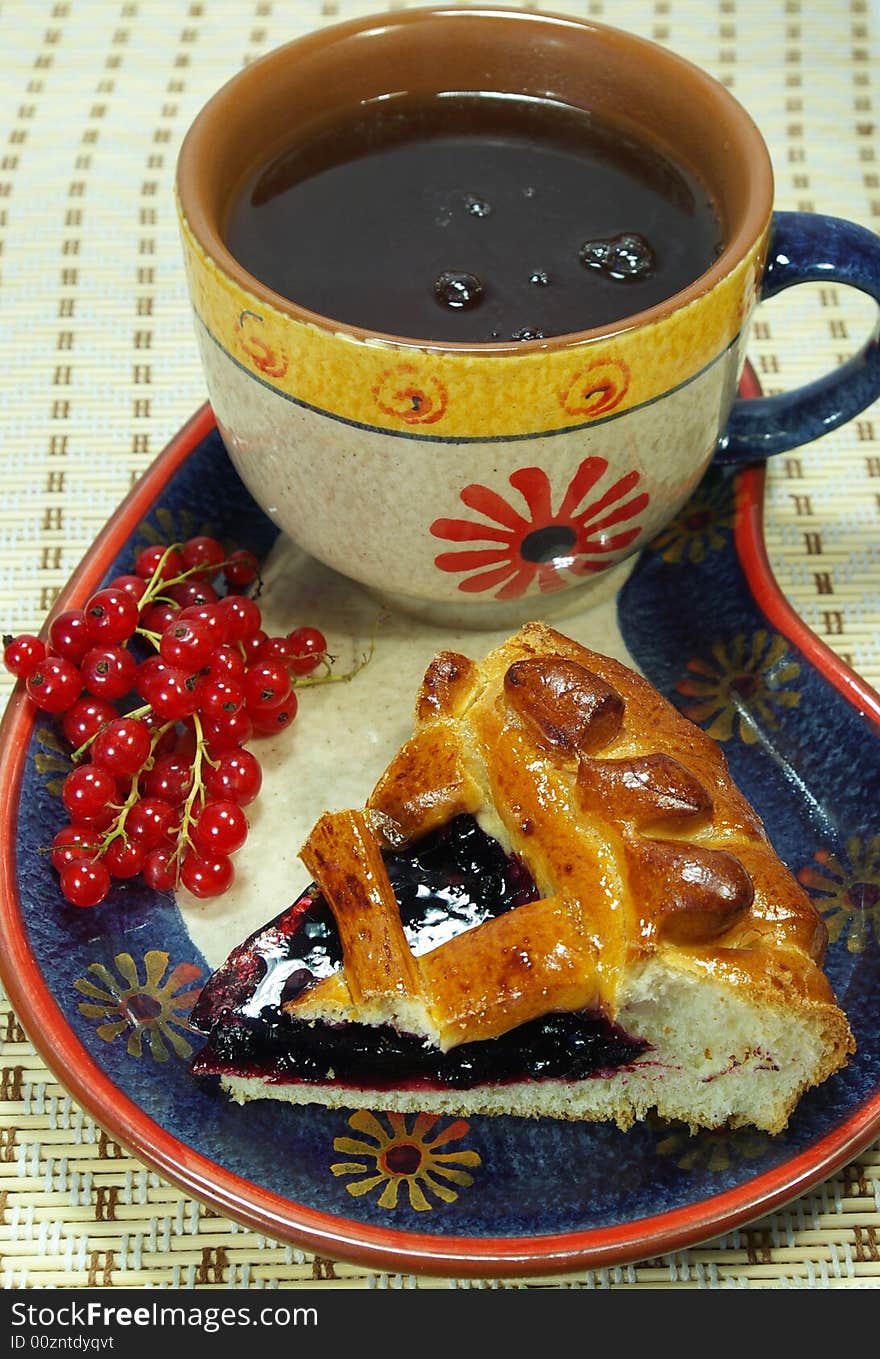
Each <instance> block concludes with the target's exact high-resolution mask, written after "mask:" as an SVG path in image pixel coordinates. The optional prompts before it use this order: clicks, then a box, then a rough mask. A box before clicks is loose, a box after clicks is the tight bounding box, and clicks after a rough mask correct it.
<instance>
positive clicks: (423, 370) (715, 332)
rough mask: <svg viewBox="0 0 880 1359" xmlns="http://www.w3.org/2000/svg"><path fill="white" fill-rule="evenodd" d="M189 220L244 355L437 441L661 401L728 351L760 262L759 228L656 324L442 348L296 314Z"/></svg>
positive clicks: (207, 285) (197, 258)
mask: <svg viewBox="0 0 880 1359" xmlns="http://www.w3.org/2000/svg"><path fill="white" fill-rule="evenodd" d="M180 222H181V231H182V236H183V246H184V259H185V265H186V271H187V275H188V279H189V287H190V296H191V299H192V303H193V307H194V309H195V312H196V314H197V316H198V318H199V320H200V321H201V323H202V324H203V325H204V327H205V328H206V330H207V331H208V333H209V335H210V336H211V337H212V339H213V340H214V341H215V343H216V344H218V345H219V346H220V347H221V348H222V349H223V350H225V351H226V353H227V354H228V355H229V356H230V357H231V358H232V359H233V360H234V361H235V362H236V363H238V364H239V365H240V366H241V367H242V368H244V369H245V370H247V371H249V372H252V373H253V375H254V377H255V378H257V379H258V380H259V381H260V382H262V383H264V384H266V385H267V386H269V387H272V388H274V390H275V391H277V392H279V393H281V394H282V395H283V396H285V397H288V398H289V399H291V400H293V401H296V402H299V403H301V404H303V405H305V406H308V407H310V408H312V409H315V410H319V411H323V412H325V413H326V414H328V415H331V416H334V417H335V418H337V419H340V420H347V421H350V422H352V423H354V424H357V425H361V426H367V427H369V428H374V429H381V430H392V431H396V432H397V433H399V434H408V435H410V436H414V437H419V436H420V437H423V438H433V439H468V438H471V439H491V438H515V437H517V436H523V435H540V434H544V433H547V434H549V433H552V432H553V431H555V430H560V429H572V428H576V427H578V426H581V425H589V424H591V423H593V422H596V421H599V420H604V419H608V418H610V417H612V416H617V415H620V414H622V413H623V412H624V411H627V410H632V409H633V408H635V407H637V406H643V405H645V404H647V403H648V402H651V401H655V400H656V399H657V398H658V397H660V396H663V395H664V394H665V393H667V392H669V391H672V390H674V389H675V388H676V387H680V386H681V385H683V384H684V383H686V382H687V381H689V379H691V378H692V377H694V376H695V375H696V374H697V373H699V372H702V370H703V369H705V368H706V367H708V366H709V365H710V364H711V363H712V362H714V360H715V359H717V358H718V357H719V356H720V355H721V354H723V353H724V352H725V350H726V349H727V348H728V347H729V345H730V344H731V342H732V341H733V340H734V339H735V338H736V336H737V335H738V334H739V332H740V330H741V329H742V327H743V324H744V322H745V321H746V320H747V319H748V316H749V314H750V312H751V310H752V307H753V305H754V302H755V300H756V297H757V291H758V286H759V282H760V277H761V271H762V267H763V251H764V239H763V238H762V239H761V240H759V241H758V242H757V243H756V244H755V246H754V247H753V248H752V249H751V250H750V252H749V253H748V254H747V255H746V256H745V258H744V259H743V260H741V261H740V263H739V264H738V265H737V266H736V268H735V269H733V271H732V272H731V273H729V274H728V275H727V276H726V278H724V279H722V280H721V282H720V283H718V284H717V285H716V286H715V287H714V288H713V289H712V290H711V291H710V292H708V293H705V294H704V295H703V296H702V297H698V298H697V299H696V300H695V301H693V302H691V303H689V304H688V305H687V306H685V307H680V308H679V309H678V310H676V311H673V312H671V313H669V314H668V315H665V316H663V317H661V318H660V319H659V320H656V321H654V322H652V323H651V324H648V325H645V326H641V327H639V328H637V329H631V330H623V331H621V332H620V333H619V334H617V335H612V336H604V337H601V338H598V339H595V340H590V341H587V342H584V343H581V344H577V345H569V346H559V347H554V348H550V349H534V350H530V351H524V352H523V353H522V354H509V353H508V354H505V355H503V356H502V355H499V354H492V353H491V352H487V353H485V354H474V353H463V352H456V351H447V352H445V353H444V352H437V351H435V350H432V349H424V350H423V349H418V348H414V347H412V346H411V345H406V346H397V345H395V344H394V343H393V342H390V341H380V340H359V339H355V338H353V337H352V336H349V335H346V334H344V333H342V332H334V331H331V330H325V329H322V328H321V327H319V326H317V325H313V324H311V323H309V322H305V321H299V320H296V319H294V318H293V317H291V316H288V315H286V314H285V313H283V312H281V311H279V310H277V309H276V308H275V307H273V306H272V305H271V304H269V303H267V302H265V301H261V300H259V299H257V298H256V297H255V296H254V295H253V294H251V293H249V292H247V291H246V290H245V289H244V288H242V287H240V286H239V285H238V284H237V283H236V282H234V281H233V279H231V278H230V277H229V276H228V275H227V274H225V273H224V272H223V270H222V269H221V268H220V267H219V266H218V265H217V263H216V262H215V261H214V260H213V259H211V258H210V256H209V255H207V254H206V253H205V251H204V250H203V249H202V247H201V246H200V245H199V243H198V241H197V240H196V239H195V236H194V235H193V233H192V231H191V229H190V227H189V224H188V222H187V221H186V219H185V217H184V216H183V213H182V212H181V213H180Z"/></svg>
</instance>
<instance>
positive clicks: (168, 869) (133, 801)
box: [4, 536, 348, 906]
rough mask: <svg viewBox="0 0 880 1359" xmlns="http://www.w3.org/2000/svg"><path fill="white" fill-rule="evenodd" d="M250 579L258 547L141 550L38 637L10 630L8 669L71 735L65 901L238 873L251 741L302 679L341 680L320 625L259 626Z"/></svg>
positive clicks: (201, 883) (253, 792)
mask: <svg viewBox="0 0 880 1359" xmlns="http://www.w3.org/2000/svg"><path fill="white" fill-rule="evenodd" d="M257 579H258V564H257V561H256V558H255V557H254V556H253V554H252V553H250V552H247V551H244V550H239V551H235V552H232V553H231V554H228V553H227V552H226V551H225V550H224V548H223V546H222V545H221V544H220V543H219V542H217V540H216V539H214V538H209V537H206V536H200V537H195V538H190V539H188V540H187V541H186V542H184V543H176V544H173V545H171V546H164V545H159V546H156V547H148V548H145V549H144V551H143V552H141V553H140V555H139V556H138V558H137V560H136V562H135V564H134V572H133V574H132V575H123V576H117V577H116V578H115V579H114V580H112V581H111V582H110V584H109V585H108V586H107V587H106V588H105V589H101V590H98V591H97V593H96V594H94V595H92V597H91V599H89V600H88V602H87V603H86V606H85V608H83V609H69V610H67V611H66V612H64V613H61V614H59V615H58V616H57V617H56V618H55V619H53V621H52V623H51V624H50V626H49V630H48V639H47V641H45V642H44V641H43V640H41V639H40V638H39V637H34V636H31V635H28V634H25V635H22V636H19V637H7V638H5V639H4V647H5V650H4V662H5V665H6V668H7V669H8V670H10V671H11V672H12V674H13V675H15V676H16V677H17V678H18V679H19V680H22V681H23V682H24V686H25V689H26V691H27V694H28V695H29V697H30V699H31V700H32V701H33V702H34V703H35V704H36V706H37V707H38V708H40V709H42V710H43V711H44V712H47V713H50V714H52V715H53V716H55V717H56V718H58V720H59V721H60V724H61V729H62V731H63V732H64V736H65V738H66V739H67V741H68V742H69V743H70V745H71V746H72V747H73V757H72V758H73V762H74V768H73V770H72V771H71V773H70V774H68V776H67V778H66V779H65V781H64V786H63V788H62V794H61V796H62V800H63V802H64V806H65V808H66V810H67V812H68V815H69V817H70V824H69V825H66V826H65V827H64V828H63V830H61V831H59V833H58V834H57V835H56V836H55V839H54V841H53V843H52V850H51V854H52V863H53V864H54V866H55V868H56V869H57V870H58V872H59V874H60V880H61V891H62V894H63V895H64V897H65V899H66V900H67V901H68V902H70V903H71V905H73V906H96V905H98V903H99V902H101V901H103V900H104V898H105V897H106V896H107V893H108V892H109V890H110V885H111V882H112V879H114V878H132V877H134V876H135V875H136V874H138V873H140V874H142V875H143V878H144V880H145V881H146V882H147V883H148V885H149V886H150V887H153V888H155V889H157V890H159V891H168V890H171V889H172V888H174V887H175V886H176V885H177V884H178V883H182V884H183V886H184V887H186V888H187V889H188V890H189V891H190V892H192V893H193V895H195V896H197V897H212V896H218V895H220V894H221V893H222V892H225V891H226V890H227V888H228V887H229V886H230V885H231V883H232V880H233V876H234V867H233V863H232V858H231V856H232V855H233V854H234V853H235V851H236V850H238V849H240V848H241V846H242V845H243V844H244V841H245V839H246V837H247V833H248V823H247V818H246V817H245V813H244V811H243V810H242V808H243V807H246V806H248V804H249V803H251V802H252V801H253V800H254V798H255V797H256V796H257V794H258V792H259V790H260V786H261V783H262V772H261V769H260V764H259V761H258V760H257V759H256V757H255V756H254V755H253V753H252V752H251V751H249V750H246V749H244V747H245V746H246V745H247V743H248V742H249V741H251V739H252V738H253V737H259V736H266V735H271V734H272V733H274V732H278V731H281V730H282V729H283V728H284V727H287V726H289V725H290V723H291V722H292V721H293V719H294V717H295V716H296V710H297V697H296V694H295V692H294V687H295V686H296V685H297V684H299V685H302V684H315V683H320V682H322V681H323V680H326V679H337V678H339V679H344V678H348V676H347V675H345V676H343V675H339V676H337V675H331V673H330V665H331V659H330V657H329V656H328V655H327V643H326V641H325V639H324V637H323V635H322V634H321V633H320V632H319V631H318V630H317V628H312V627H301V628H296V629H295V630H294V631H293V632H291V633H289V634H288V635H287V636H284V637H270V636H268V635H267V633H266V632H265V631H264V630H263V627H262V614H261V611H260V608H259V606H258V604H257V603H256V601H255V600H254V599H253V598H251V597H250V596H249V595H248V594H246V593H244V591H246V590H247V588H248V586H250V585H252V584H253V583H254V582H255V581H256V580H257ZM224 585H225V587H226V593H224V594H221V593H219V591H218V589H215V586H224ZM322 665H323V673H322V674H321V675H315V674H314V673H313V672H314V671H316V670H317V669H318V667H319V666H322ZM123 700H124V701H125V702H124V704H123ZM117 704H120V706H125V707H127V709H128V710H127V711H120V707H117V706H116V705H117Z"/></svg>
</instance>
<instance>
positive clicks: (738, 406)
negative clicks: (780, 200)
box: [715, 212, 880, 464]
mask: <svg viewBox="0 0 880 1359" xmlns="http://www.w3.org/2000/svg"><path fill="white" fill-rule="evenodd" d="M817 282H818V283H844V284H847V285H849V286H850V287H852V288H858V289H860V291H861V292H863V293H867V294H868V295H869V296H870V297H873V298H874V300H875V301H876V302H878V303H880V237H878V236H876V235H875V234H874V232H873V231H869V230H868V229H867V228H866V227H861V226H857V225H856V224H855V223H854V222H847V221H844V220H843V219H842V218H840V217H824V216H822V215H821V214H819V213H811V212H776V213H774V214H773V221H772V224H771V228H770V239H769V242H768V248H767V263H766V265H765V268H764V278H763V281H762V284H761V300H762V301H763V299H764V298H767V297H775V296H776V294H777V293H781V292H782V291H783V289H785V288H790V287H792V285H793V284H795V283H817ZM878 396H880V327H877V326H875V328H874V333H873V335H872V336H871V338H870V339H869V340H868V341H867V343H866V344H865V345H864V346H863V347H862V349H860V350H859V352H858V353H857V354H855V355H854V356H853V357H852V358H851V359H849V360H848V362H847V363H845V364H843V366H842V367H840V368H837V369H835V371H834V372H833V373H827V374H826V375H825V376H824V377H821V378H818V379H817V380H816V381H815V382H809V383H806V384H805V385H804V386H803V387H796V388H795V390H794V391H792V392H784V393H783V394H782V395H781V396H762V397H756V398H754V399H753V400H744V399H742V398H738V399H737V400H736V401H734V404H733V408H732V410H731V413H730V419H729V421H728V424H727V428H726V430H725V432H724V434H723V435H722V436H721V438H720V440H719V442H718V449H717V451H716V454H715V461H716V462H719V463H727V464H730V463H734V464H736V463H740V464H741V463H747V462H757V461H760V460H762V459H764V458H768V457H770V455H771V454H773V453H783V452H784V451H785V450H786V449H789V448H796V447H798V446H799V445H800V444H806V443H809V442H810V441H811V440H812V439H818V438H819V437H820V436H821V435H823V434H828V433H830V431H831V430H833V429H837V427H838V426H839V425H842V424H844V423H845V422H846V421H847V420H851V419H852V418H853V416H855V415H858V413H859V411H863V410H864V409H865V407H866V406H870V404H871V402H872V401H875V400H876V399H877V397H878Z"/></svg>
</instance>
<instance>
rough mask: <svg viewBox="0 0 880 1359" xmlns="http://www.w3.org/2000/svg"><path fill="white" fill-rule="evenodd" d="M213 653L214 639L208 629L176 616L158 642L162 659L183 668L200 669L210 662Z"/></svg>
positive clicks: (200, 624)
mask: <svg viewBox="0 0 880 1359" xmlns="http://www.w3.org/2000/svg"><path fill="white" fill-rule="evenodd" d="M213 654H214V641H213V638H212V637H211V634H210V632H209V631H208V629H207V628H206V627H205V626H204V625H203V624H202V623H191V622H190V621H189V619H186V618H184V619H180V618H176V619H175V620H174V622H173V623H172V624H171V626H170V627H168V628H166V629H165V631H164V632H163V634H162V640H161V642H160V643H159V655H160V656H161V658H162V660H163V661H166V662H167V664H168V665H174V666H179V667H180V668H181V669H183V670H190V671H191V670H201V669H202V667H203V666H206V665H208V664H209V663H210V660H211V657H212V656H213Z"/></svg>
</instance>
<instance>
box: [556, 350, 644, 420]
mask: <svg viewBox="0 0 880 1359" xmlns="http://www.w3.org/2000/svg"><path fill="white" fill-rule="evenodd" d="M629 380H630V371H629V368H628V367H627V365H626V364H625V363H624V362H623V360H622V359H607V358H605V359H594V360H593V362H592V363H588V364H587V365H586V367H584V368H579V369H578V370H577V372H576V373H575V374H574V375H573V376H572V377H571V378H570V379H569V381H568V384H567V385H566V386H565V387H563V389H562V390H561V391H560V393H559V401H560V404H561V405H562V408H563V410H564V411H566V413H567V414H568V415H587V416H596V415H607V414H608V412H609V411H613V410H614V408H615V407H616V406H619V405H620V403H621V401H622V400H623V398H624V397H625V396H626V394H627V392H628V391H629Z"/></svg>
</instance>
